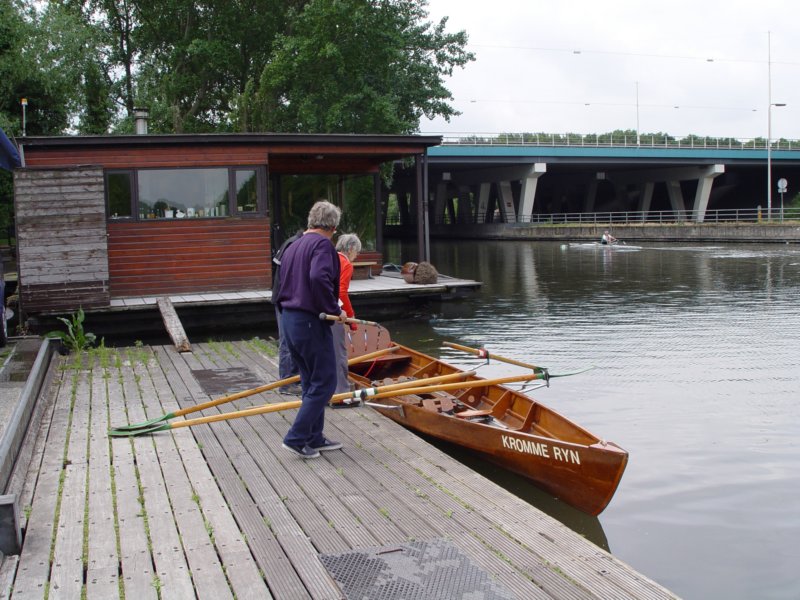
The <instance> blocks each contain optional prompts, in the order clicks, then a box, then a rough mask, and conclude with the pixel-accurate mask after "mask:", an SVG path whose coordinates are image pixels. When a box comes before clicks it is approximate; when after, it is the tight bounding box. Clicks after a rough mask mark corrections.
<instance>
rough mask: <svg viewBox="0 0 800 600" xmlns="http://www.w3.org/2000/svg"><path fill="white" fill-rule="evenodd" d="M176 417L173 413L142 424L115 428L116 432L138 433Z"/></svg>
mask: <svg viewBox="0 0 800 600" xmlns="http://www.w3.org/2000/svg"><path fill="white" fill-rule="evenodd" d="M173 417H175V415H174V414H173V413H169V414H167V415H161V416H160V417H156V418H155V419H150V420H149V421H142V422H141V423H131V424H129V425H120V426H119V427H113V428H112V429H113V430H114V431H138V430H140V429H149V428H150V427H153V426H154V425H158V424H159V423H163V422H164V421H168V420H169V419H172V418H173Z"/></svg>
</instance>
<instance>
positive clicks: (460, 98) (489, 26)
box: [421, 0, 800, 139]
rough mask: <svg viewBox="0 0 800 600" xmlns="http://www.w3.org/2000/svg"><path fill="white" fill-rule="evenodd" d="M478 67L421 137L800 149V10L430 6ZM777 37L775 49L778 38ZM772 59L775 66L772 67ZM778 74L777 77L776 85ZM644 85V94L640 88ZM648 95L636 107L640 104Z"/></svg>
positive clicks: (782, 6) (552, 1)
mask: <svg viewBox="0 0 800 600" xmlns="http://www.w3.org/2000/svg"><path fill="white" fill-rule="evenodd" d="M428 9H429V12H430V18H431V20H433V21H435V22H438V20H439V19H440V18H442V17H445V16H446V17H449V20H448V27H447V29H448V31H451V32H453V31H458V30H462V29H463V30H466V31H467V33H468V35H469V50H471V51H472V52H473V53H474V54H475V56H476V60H475V61H474V62H472V63H470V64H468V65H467V67H466V68H464V69H459V70H456V72H455V73H454V74H453V76H452V78H450V79H449V80H448V82H447V83H448V88H449V89H450V91H451V92H452V94H453V96H454V102H453V104H454V106H455V108H456V109H457V110H459V111H461V113H462V114H461V115H460V116H457V117H454V118H453V119H451V121H450V123H447V122H446V121H444V120H443V119H436V120H433V121H429V120H423V121H422V123H421V131H422V132H423V133H497V132H504V131H514V132H521V131H527V132H548V133H566V132H572V133H604V132H608V131H613V130H615V129H632V130H635V129H636V127H637V107H638V122H639V131H640V132H642V133H645V132H666V133H669V134H670V135H674V136H683V135H688V134H697V135H708V136H730V137H736V138H752V137H762V138H766V137H767V129H768V126H767V112H768V111H767V107H768V106H769V100H768V87H769V86H768V82H769V81H770V80H771V82H772V86H771V87H772V103H785V104H786V106H785V107H773V108H772V138H779V137H784V138H790V139H800V2H798V0H791V1H789V0H786V1H784V0H749V1H742V0H725V1H724V2H723V1H722V0H660V1H659V0H655V1H651V0H489V1H487V0H429V5H428ZM767 32H769V40H770V42H769V44H768V33H767ZM768 47H769V48H771V60H768ZM768 65H771V77H768V70H769V69H768ZM637 82H638V84H637ZM637 87H638V101H637Z"/></svg>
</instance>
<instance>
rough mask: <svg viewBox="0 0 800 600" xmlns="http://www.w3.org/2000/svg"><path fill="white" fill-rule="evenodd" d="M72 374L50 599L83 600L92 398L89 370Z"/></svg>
mask: <svg viewBox="0 0 800 600" xmlns="http://www.w3.org/2000/svg"><path fill="white" fill-rule="evenodd" d="M71 374H72V375H73V376H74V377H75V378H76V379H77V383H76V386H75V391H74V400H73V402H72V415H71V418H70V420H69V431H68V439H69V441H68V444H67V453H66V459H65V461H64V476H63V479H62V485H61V498H60V501H61V504H60V510H59V512H58V523H57V525H56V530H55V545H54V549H53V565H52V569H51V572H50V597H51V598H65V599H69V598H78V597H80V595H81V590H82V589H83V525H84V521H83V519H84V512H85V511H84V509H85V506H86V473H87V459H88V456H87V443H88V431H89V402H88V399H89V395H90V394H89V389H90V387H89V381H88V371H86V370H83V369H82V370H80V371H78V372H77V373H76V372H74V371H73V372H72V373H71Z"/></svg>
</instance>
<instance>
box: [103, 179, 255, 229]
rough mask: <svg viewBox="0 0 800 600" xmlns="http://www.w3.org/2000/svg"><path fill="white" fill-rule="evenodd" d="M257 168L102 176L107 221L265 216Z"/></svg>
mask: <svg viewBox="0 0 800 600" xmlns="http://www.w3.org/2000/svg"><path fill="white" fill-rule="evenodd" d="M265 182H266V175H265V173H264V169H262V168H243V167H242V168H240V167H215V168H198V169H131V170H113V171H107V172H106V199H107V206H108V216H109V218H110V219H126V218H127V219H134V220H140V221H143V220H150V219H184V218H185V219H197V218H209V217H211V218H214V217H227V216H229V215H234V216H248V215H261V214H264V213H265V212H266V204H267V203H266V199H265V196H266V191H265V189H264V186H265Z"/></svg>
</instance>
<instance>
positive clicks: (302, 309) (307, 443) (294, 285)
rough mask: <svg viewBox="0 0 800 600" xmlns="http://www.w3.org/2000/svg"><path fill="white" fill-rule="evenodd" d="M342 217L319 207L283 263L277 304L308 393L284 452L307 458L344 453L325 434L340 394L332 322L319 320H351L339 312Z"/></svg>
mask: <svg viewBox="0 0 800 600" xmlns="http://www.w3.org/2000/svg"><path fill="white" fill-rule="evenodd" d="M340 216H341V211H340V210H339V209H338V208H337V207H336V206H334V205H333V204H331V203H330V202H327V201H325V200H320V201H319V202H317V203H315V204H314V206H312V207H311V210H310V211H309V213H308V228H307V229H306V231H305V233H304V234H303V235H302V237H301V238H300V239H299V240H297V241H296V242H294V243H293V244H292V245H291V246H289V247H288V248H287V249H286V251H285V252H284V254H283V257H282V259H281V269H280V291H279V292H278V295H277V298H276V302H277V305H278V308H279V309H280V313H281V317H280V318H281V334H282V335H284V336H285V337H286V344H287V346H288V347H289V352H290V353H291V355H292V359H293V360H294V362H295V365H297V367H298V369H299V370H300V383H301V385H302V387H303V402H302V404H301V406H300V409H299V410H298V411H297V417H295V420H294V423H293V424H292V426H291V427H290V428H289V432H288V433H287V434H286V437H284V438H283V447H284V448H286V449H287V450H289V451H291V452H293V453H294V454H296V455H298V456H300V457H302V458H317V457H318V456H319V453H320V452H321V451H322V452H325V451H327V450H338V449H339V448H341V447H342V444H340V443H339V442H334V441H331V440H329V439H327V438H326V437H325V436H324V435H323V433H322V430H323V428H324V426H325V407H326V406H327V405H328V402H329V401H330V399H331V396H332V395H333V392H334V391H335V389H336V356H335V354H334V350H333V334H332V332H331V324H332V321H323V320H320V318H319V315H320V313H326V314H329V315H339V316H341V317H342V318H344V317H346V316H347V315H346V314H345V313H344V312H342V310H341V308H339V256H338V255H337V253H336V249H335V248H334V246H333V243H332V242H331V238H332V237H333V234H334V233H335V232H336V227H338V225H339V218H340Z"/></svg>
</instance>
